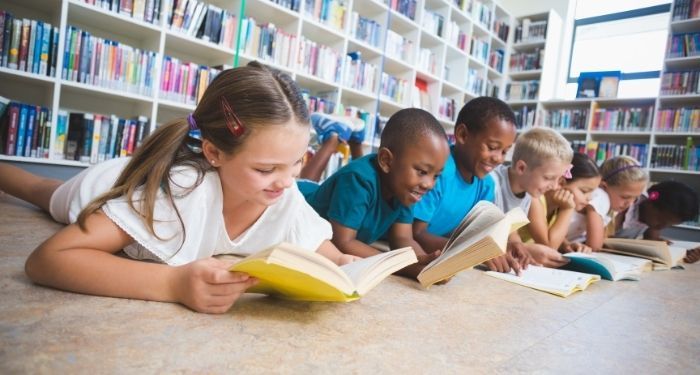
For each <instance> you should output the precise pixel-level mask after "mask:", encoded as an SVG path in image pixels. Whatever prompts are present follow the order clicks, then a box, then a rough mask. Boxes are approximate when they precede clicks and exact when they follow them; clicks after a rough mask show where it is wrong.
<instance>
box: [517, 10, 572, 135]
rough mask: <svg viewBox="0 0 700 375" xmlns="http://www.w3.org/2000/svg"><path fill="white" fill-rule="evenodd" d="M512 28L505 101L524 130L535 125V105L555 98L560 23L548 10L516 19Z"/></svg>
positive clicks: (561, 23)
mask: <svg viewBox="0 0 700 375" xmlns="http://www.w3.org/2000/svg"><path fill="white" fill-rule="evenodd" d="M515 25H516V26H515V32H514V36H513V38H514V39H513V43H512V47H511V53H510V58H509V59H508V60H507V61H508V65H509V74H508V85H507V86H506V90H507V91H506V93H505V99H506V101H507V102H508V104H510V106H511V107H512V108H513V111H514V112H515V114H516V119H517V120H518V127H519V128H521V129H523V128H528V127H531V126H534V125H535V124H536V122H535V120H536V114H537V108H538V102H539V101H543V100H549V99H552V97H553V96H554V88H555V86H556V81H555V80H556V73H557V62H558V55H557V53H556V52H557V51H559V50H560V46H561V34H562V25H563V21H562V19H561V16H559V14H558V13H557V12H555V11H554V10H550V11H549V12H546V13H538V14H532V15H526V16H521V17H518V18H517V19H516V20H515Z"/></svg>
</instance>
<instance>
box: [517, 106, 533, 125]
mask: <svg viewBox="0 0 700 375" xmlns="http://www.w3.org/2000/svg"><path fill="white" fill-rule="evenodd" d="M535 113H536V111H535V108H534V107H528V106H526V105H525V106H522V107H520V108H517V109H514V110H513V114H515V127H516V128H517V129H527V128H531V127H533V126H535Z"/></svg>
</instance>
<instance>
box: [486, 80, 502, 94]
mask: <svg viewBox="0 0 700 375" xmlns="http://www.w3.org/2000/svg"><path fill="white" fill-rule="evenodd" d="M499 89H500V86H498V85H497V84H496V81H494V80H492V79H489V78H487V79H486V90H484V95H486V96H490V97H492V98H498V94H499V92H500V90H499Z"/></svg>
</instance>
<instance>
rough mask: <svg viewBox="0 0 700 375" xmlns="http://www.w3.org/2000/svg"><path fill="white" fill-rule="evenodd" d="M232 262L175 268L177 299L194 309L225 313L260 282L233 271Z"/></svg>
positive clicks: (210, 260) (204, 262) (211, 260)
mask: <svg viewBox="0 0 700 375" xmlns="http://www.w3.org/2000/svg"><path fill="white" fill-rule="evenodd" d="M230 266H231V263H230V262H224V261H222V260H219V259H215V258H207V259H201V260H198V261H195V262H192V263H188V264H185V265H184V266H180V267H177V268H175V278H174V280H172V281H171V288H172V292H173V294H174V296H175V299H176V300H177V301H178V302H180V303H182V304H183V305H185V306H187V307H189V308H191V309H192V310H195V311H198V312H203V313H208V314H222V313H225V312H226V311H228V310H229V309H230V308H231V306H233V303H234V302H236V300H237V299H238V298H239V297H240V296H241V295H242V294H243V293H245V291H246V289H248V288H250V287H251V286H253V285H255V284H257V282H258V280H257V279H255V278H252V277H250V276H248V275H247V274H245V273H241V272H230V271H229V270H228V269H229V267H230Z"/></svg>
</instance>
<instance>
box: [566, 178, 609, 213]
mask: <svg viewBox="0 0 700 375" xmlns="http://www.w3.org/2000/svg"><path fill="white" fill-rule="evenodd" d="M599 184H600V177H588V178H579V179H576V180H574V181H571V182H568V183H566V184H565V185H564V188H565V189H566V190H569V191H570V192H571V194H573V196H574V203H576V207H575V210H576V211H581V210H583V209H584V208H585V207H586V206H587V205H588V203H590V201H591V195H592V194H593V191H594V190H595V189H596V188H598V185H599Z"/></svg>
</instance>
